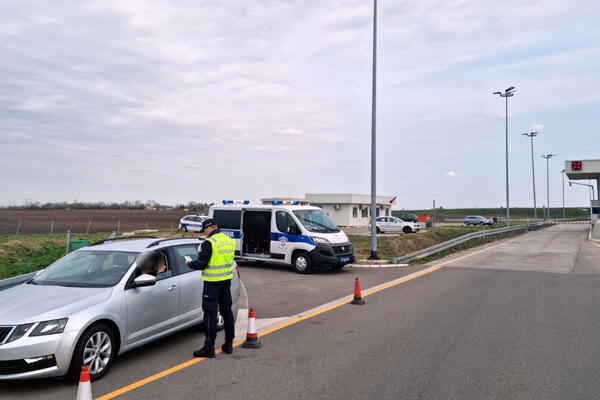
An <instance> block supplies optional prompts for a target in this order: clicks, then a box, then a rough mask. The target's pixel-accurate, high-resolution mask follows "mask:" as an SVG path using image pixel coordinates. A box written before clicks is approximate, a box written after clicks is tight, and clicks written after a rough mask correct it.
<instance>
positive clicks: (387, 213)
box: [385, 208, 390, 217]
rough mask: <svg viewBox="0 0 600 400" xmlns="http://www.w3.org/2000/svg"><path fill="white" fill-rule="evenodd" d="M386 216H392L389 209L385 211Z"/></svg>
mask: <svg viewBox="0 0 600 400" xmlns="http://www.w3.org/2000/svg"><path fill="white" fill-rule="evenodd" d="M385 216H386V217H389V216H390V209H389V208H386V209H385Z"/></svg>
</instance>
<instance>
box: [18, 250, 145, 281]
mask: <svg viewBox="0 0 600 400" xmlns="http://www.w3.org/2000/svg"><path fill="white" fill-rule="evenodd" d="M137 255H138V253H133V252H124V251H98V250H96V251H93V250H79V251H75V252H73V253H71V254H69V255H67V256H65V257H63V258H61V259H60V260H58V261H57V262H55V263H54V264H52V265H51V266H49V267H48V268H46V269H45V270H44V271H42V272H41V273H40V274H39V275H38V276H36V277H35V278H34V279H32V280H31V281H29V283H30V284H32V285H52V286H70V287H110V286H114V285H116V284H117V283H118V282H119V281H120V280H121V278H123V275H125V273H126V272H127V270H128V269H129V267H130V266H131V265H132V264H133V262H134V261H135V259H136V256H137Z"/></svg>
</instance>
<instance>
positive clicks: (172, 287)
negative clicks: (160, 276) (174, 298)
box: [169, 285, 177, 291]
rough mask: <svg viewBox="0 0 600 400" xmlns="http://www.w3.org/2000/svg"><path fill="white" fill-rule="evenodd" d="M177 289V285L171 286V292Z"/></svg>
mask: <svg viewBox="0 0 600 400" xmlns="http://www.w3.org/2000/svg"><path fill="white" fill-rule="evenodd" d="M174 289H177V285H173V286H169V291H171V290H174Z"/></svg>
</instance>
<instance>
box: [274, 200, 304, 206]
mask: <svg viewBox="0 0 600 400" xmlns="http://www.w3.org/2000/svg"><path fill="white" fill-rule="evenodd" d="M271 203H273V205H278V204H293V205H295V206H297V205H298V204H300V202H299V201H298V200H273V201H272V202H271Z"/></svg>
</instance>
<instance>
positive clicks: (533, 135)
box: [523, 132, 538, 223]
mask: <svg viewBox="0 0 600 400" xmlns="http://www.w3.org/2000/svg"><path fill="white" fill-rule="evenodd" d="M537 134H538V133H537V132H527V133H524V134H523V135H524V136H527V137H528V138H529V139H531V175H532V177H533V215H534V218H535V222H536V223H537V203H536V200H535V164H534V162H533V138H534V137H536V136H537Z"/></svg>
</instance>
